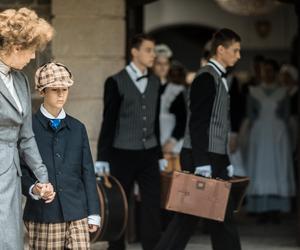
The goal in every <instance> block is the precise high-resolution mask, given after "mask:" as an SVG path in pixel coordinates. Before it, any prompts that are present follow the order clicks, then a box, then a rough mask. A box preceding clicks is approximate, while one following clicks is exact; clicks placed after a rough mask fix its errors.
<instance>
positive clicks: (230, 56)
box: [155, 29, 241, 250]
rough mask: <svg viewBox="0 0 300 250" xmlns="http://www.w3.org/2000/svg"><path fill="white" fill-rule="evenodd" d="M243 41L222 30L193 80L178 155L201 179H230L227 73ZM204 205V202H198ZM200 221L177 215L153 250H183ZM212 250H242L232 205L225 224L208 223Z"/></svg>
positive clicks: (238, 54)
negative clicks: (184, 132)
mask: <svg viewBox="0 0 300 250" xmlns="http://www.w3.org/2000/svg"><path fill="white" fill-rule="evenodd" d="M240 42H241V39H240V37H239V35H237V34H236V33H235V32H234V31H232V30H229V29H221V30H219V31H218V32H216V33H215V34H214V36H213V38H212V44H211V56H212V57H211V59H210V60H209V62H208V64H207V65H206V66H204V67H203V68H202V69H201V70H200V71H199V73H198V75H197V76H196V78H195V79H194V81H193V83H192V86H191V89H190V97H189V99H190V100H189V107H190V110H189V122H188V125H189V126H188V127H187V131H186V135H185V139H184V145H183V149H182V151H181V155H180V161H181V167H182V169H183V170H187V171H189V172H192V173H194V172H195V174H198V175H202V176H205V177H213V178H216V177H218V178H222V179H225V180H226V179H228V178H229V176H230V175H232V172H233V167H232V165H230V162H229V159H228V154H227V144H228V134H229V132H230V115H229V111H230V110H229V107H230V98H229V93H228V91H229V88H230V86H229V85H228V82H227V81H226V68H227V67H232V66H234V64H235V63H236V62H237V61H238V60H239V59H240ZM199 206H201V203H199ZM198 219H199V218H198V217H195V216H191V215H186V214H179V213H178V214H176V215H175V216H174V218H173V220H172V221H171V223H170V224H169V227H168V229H167V231H166V232H165V233H164V234H163V236H162V238H161V240H160V242H159V243H158V245H157V246H156V248H155V250H183V249H185V247H186V245H187V243H188V241H189V239H190V237H191V236H192V234H193V232H194V231H195V228H196V226H197V223H198ZM207 224H208V226H209V232H210V233H211V241H212V246H213V249H214V250H240V249H241V244H240V239H239V234H238V231H237V228H236V226H235V223H234V221H233V208H232V205H231V201H229V204H228V208H227V213H226V216H225V220H224V222H217V221H212V220H208V221H207Z"/></svg>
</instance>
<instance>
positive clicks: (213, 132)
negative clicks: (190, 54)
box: [183, 65, 231, 154]
mask: <svg viewBox="0 0 300 250" xmlns="http://www.w3.org/2000/svg"><path fill="white" fill-rule="evenodd" d="M205 72H208V73H209V74H211V75H212V76H213V77H214V80H215V84H216V85H215V86H216V96H215V100H214V104H213V109H212V114H211V118H210V124H209V128H208V133H209V144H208V152H213V153H218V154H227V143H228V134H229V132H230V127H231V125H230V113H229V111H230V96H229V93H228V92H227V90H226V88H225V86H224V84H223V81H222V78H221V76H220V75H219V74H218V72H217V71H216V70H215V69H214V68H213V67H212V66H210V65H207V66H205V67H203V68H202V69H201V70H200V71H199V74H202V73H205ZM227 84H228V87H230V86H229V83H228V82H227ZM189 118H190V111H189V114H188V121H189ZM183 147H185V148H191V139H190V133H189V129H188V126H187V129H186V133H185V138H184V144H183Z"/></svg>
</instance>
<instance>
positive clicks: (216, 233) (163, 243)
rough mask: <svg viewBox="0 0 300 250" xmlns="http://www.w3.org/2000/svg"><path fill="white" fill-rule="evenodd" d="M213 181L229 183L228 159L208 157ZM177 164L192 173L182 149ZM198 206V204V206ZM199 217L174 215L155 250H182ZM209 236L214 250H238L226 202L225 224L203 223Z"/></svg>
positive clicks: (187, 153)
mask: <svg viewBox="0 0 300 250" xmlns="http://www.w3.org/2000/svg"><path fill="white" fill-rule="evenodd" d="M209 156H210V161H211V166H212V168H213V169H212V171H213V173H212V175H213V177H219V178H222V179H225V180H226V179H228V175H227V169H226V167H227V166H228V165H229V160H228V157H227V155H221V154H215V153H210V154H209ZM180 162H181V167H182V169H183V170H186V171H189V172H191V173H194V167H192V166H194V164H193V160H192V150H191V149H185V148H184V149H182V151H181V154H180ZM199 206H201V204H199ZM199 219H200V218H199V217H195V216H192V215H187V214H182V213H176V214H175V216H174V218H173V220H172V221H171V223H170V224H169V226H168V228H167V230H166V231H165V232H164V234H163V235H162V238H161V239H160V241H159V243H158V244H157V246H156V248H155V250H183V249H185V247H186V245H187V243H188V241H189V240H190V238H191V236H192V235H193V233H194V232H195V229H196V227H197V225H198V222H199ZM206 221H207V225H208V230H209V233H210V235H211V242H212V247H213V250H240V249H241V244H240V240H239V234H238V231H237V228H236V225H235V223H234V218H233V208H232V205H231V202H230V201H229V203H228V207H227V212H226V215H225V220H224V222H217V221H213V220H206Z"/></svg>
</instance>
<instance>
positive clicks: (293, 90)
mask: <svg viewBox="0 0 300 250" xmlns="http://www.w3.org/2000/svg"><path fill="white" fill-rule="evenodd" d="M279 79H280V83H281V85H282V86H284V87H286V88H287V92H288V95H289V97H290V107H291V108H290V119H289V128H290V133H291V140H292V149H293V153H295V152H296V148H297V145H298V144H299V142H298V130H299V128H298V127H299V124H298V117H297V114H298V97H299V87H298V71H297V69H296V68H295V67H294V66H293V65H290V64H284V65H282V66H281V69H280V77H279Z"/></svg>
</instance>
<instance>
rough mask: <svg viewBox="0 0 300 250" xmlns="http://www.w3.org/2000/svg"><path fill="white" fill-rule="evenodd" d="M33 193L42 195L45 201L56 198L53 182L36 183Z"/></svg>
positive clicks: (48, 201)
mask: <svg viewBox="0 0 300 250" xmlns="http://www.w3.org/2000/svg"><path fill="white" fill-rule="evenodd" d="M32 192H33V194H35V195H38V196H40V197H41V198H42V199H43V200H45V203H50V202H52V201H53V200H54V198H55V194H56V193H55V192H54V189H53V186H52V184H51V183H39V182H38V183H36V184H35V185H34V187H33V189H32Z"/></svg>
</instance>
